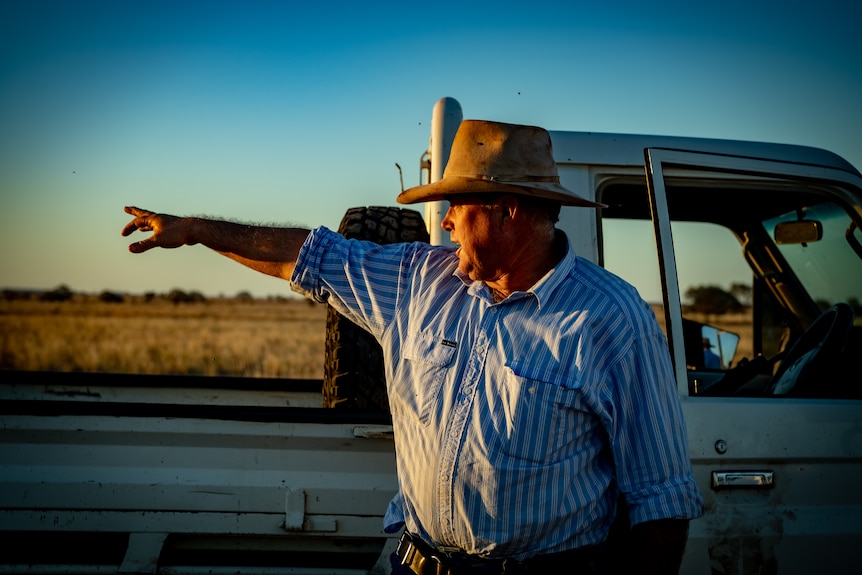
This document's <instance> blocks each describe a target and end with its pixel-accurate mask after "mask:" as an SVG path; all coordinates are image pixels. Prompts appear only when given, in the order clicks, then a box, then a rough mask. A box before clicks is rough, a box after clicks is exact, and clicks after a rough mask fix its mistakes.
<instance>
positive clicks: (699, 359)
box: [599, 177, 862, 399]
mask: <svg viewBox="0 0 862 575" xmlns="http://www.w3.org/2000/svg"><path fill="white" fill-rule="evenodd" d="M692 182H695V183H692ZM835 191H836V190H833V189H830V188H829V187H828V186H820V185H818V186H815V185H811V184H808V183H800V182H791V181H786V180H770V179H764V178H752V179H750V180H731V179H728V178H721V177H713V178H711V179H707V178H698V179H692V178H685V179H683V178H678V179H677V180H674V179H673V178H668V179H667V181H666V196H667V209H668V214H669V217H670V220H671V229H672V236H673V253H674V256H675V262H676V271H677V274H676V276H677V277H678V281H679V294H680V298H681V299H680V301H681V306H680V307H681V313H682V318H683V321H682V331H683V337H682V341H683V342H684V351H685V358H686V362H685V363H686V367H687V376H688V386H689V395H690V396H695V397H698V396H704V397H708V396H713V397H714V396H748V397H752V396H754V397H774V398H794V397H800V398H848V399H862V384H860V383H859V382H858V381H857V380H858V375H857V376H855V377H854V376H851V375H849V374H853V373H856V374H858V373H859V367H860V366H859V364H860V361H862V360H860V358H862V249H860V245H862V241H860V238H862V234H860V230H859V222H858V221H857V220H858V218H859V217H860V216H859V214H856V213H854V212H853V211H851V209H850V208H849V206H846V205H844V204H843V203H842V201H841V197H842V196H841V194H840V193H834V192H835ZM600 194H601V195H600V201H602V202H603V203H605V204H607V205H608V207H607V208H605V209H604V210H601V214H599V217H600V226H599V227H600V230H601V232H600V246H601V249H600V253H601V256H600V257H601V258H602V259H603V261H602V263H603V265H605V267H607V268H608V269H610V270H611V271H613V272H615V273H617V274H618V275H620V276H622V277H623V278H625V279H626V280H628V281H629V282H631V283H633V284H634V285H635V286H636V287H637V288H638V289H639V290H640V291H641V295H642V296H643V297H644V298H645V299H646V300H647V301H648V302H649V303H651V304H652V306H653V309H654V310H655V311H656V315H657V317H658V319H659V322H660V323H661V324H662V325H663V326H664V327H665V332H666V333H667V328H666V326H667V325H669V324H670V321H668V316H667V311H668V310H666V309H665V307H666V306H667V301H668V300H667V298H666V297H664V295H663V294H664V292H663V290H662V280H661V277H662V274H661V273H660V271H661V270H660V269H659V267H658V265H657V262H658V261H659V258H658V257H657V256H656V250H657V249H658V248H657V247H656V240H655V228H654V224H653V223H652V221H651V214H652V208H651V201H650V197H649V192H648V189H647V186H646V185H642V184H640V183H634V182H616V183H615V182H610V183H608V184H606V185H605V186H604V187H603V189H601V190H600ZM644 246H646V247H644ZM640 250H644V251H643V252H641V251H640ZM650 250H652V254H651V255H650V254H648V253H647V252H649V251H650ZM644 261H649V262H651V264H652V265H653V267H654V268H655V269H654V270H652V271H651V272H649V271H647V270H646V269H645V267H646V266H645V265H644V263H643V262H644ZM663 316H665V317H663Z"/></svg>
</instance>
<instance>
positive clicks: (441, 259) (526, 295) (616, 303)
mask: <svg viewBox="0 0 862 575" xmlns="http://www.w3.org/2000/svg"><path fill="white" fill-rule="evenodd" d="M291 281H292V286H293V289H294V290H295V291H297V292H298V293H302V294H304V295H306V296H308V297H312V298H314V299H315V300H317V301H319V302H324V301H327V302H329V303H330V304H331V305H333V306H334V307H335V308H336V309H337V310H338V311H339V312H340V313H342V314H343V315H345V316H347V317H349V318H351V319H352V320H353V321H355V322H356V323H358V324H359V325H361V326H363V327H364V328H365V329H367V330H369V331H370V332H371V333H372V334H374V336H375V337H376V338H377V339H378V340H379V341H380V343H381V345H382V348H383V351H384V356H385V365H386V379H387V385H388V386H389V401H390V405H391V410H392V417H393V423H394V427H395V447H396V457H397V465H398V471H399V485H400V493H399V494H398V496H397V497H396V499H395V500H394V501H395V503H396V505H397V507H398V509H397V510H396V511H397V512H398V513H397V514H398V515H402V516H403V520H404V522H405V523H406V527H407V529H408V530H409V531H410V532H412V533H414V534H418V535H419V536H421V537H422V538H423V539H425V540H426V541H428V542H429V543H432V544H433V545H435V546H437V547H455V548H458V549H461V550H463V551H465V552H467V553H471V554H478V555H482V556H511V557H515V558H518V559H523V558H526V557H529V556H532V555H536V554H541V553H554V552H558V551H564V550H567V549H572V548H576V547H581V546H585V545H590V544H594V543H599V542H601V541H602V540H604V539H605V538H606V536H607V533H608V529H609V527H610V524H611V522H612V520H613V517H614V513H615V507H616V500H617V495H618V492H622V493H623V494H624V496H625V498H626V500H627V502H628V506H629V513H630V515H631V520H632V523H640V522H642V521H648V520H653V519H664V518H694V517H697V516H698V515H699V514H700V512H701V507H702V501H701V497H700V494H699V492H698V489H697V486H696V484H695V482H694V480H693V478H692V471H691V463H690V460H689V457H688V446H687V438H686V429H685V423H684V420H683V416H682V411H681V407H680V404H679V398H678V396H677V393H676V387H675V380H674V376H673V370H672V366H671V363H670V357H669V355H668V350H667V342H666V340H665V337H664V335H663V333H662V331H661V329H660V328H659V326H658V324H657V322H656V319H655V316H654V315H653V312H652V310H651V309H650V308H649V306H648V305H647V304H646V303H645V302H643V300H642V299H641V298H640V297H639V295H638V294H637V291H636V290H635V289H634V288H633V287H632V286H631V285H629V284H627V283H626V282H624V281H623V280H621V279H619V278H618V277H616V276H614V275H612V274H611V273H610V272H607V271H606V270H604V269H603V268H601V267H599V266H596V265H594V264H593V263H591V262H589V261H588V260H585V259H583V258H579V257H577V256H576V255H575V254H574V252H573V250H572V249H571V247H570V248H569V250H568V252H567V254H566V256H565V257H564V258H563V260H561V261H560V262H559V263H558V264H557V265H556V266H555V268H554V269H552V270H551V271H549V272H548V274H547V275H546V276H545V277H544V278H542V279H541V280H540V281H539V282H537V283H536V285H534V286H533V287H532V289H530V290H529V291H526V292H515V293H513V294H512V295H510V296H509V297H508V298H507V299H506V300H505V301H503V302H501V303H497V304H495V303H494V301H493V300H492V298H491V295H490V292H489V290H488V289H487V287H486V286H485V285H484V284H483V283H482V282H473V281H471V280H470V279H469V278H467V277H464V276H462V275H461V274H460V273H459V272H458V258H457V257H456V256H455V253H454V250H452V249H451V248H445V247H435V246H430V245H427V244H422V243H414V244H393V245H384V246H379V245H376V244H372V243H368V242H361V241H356V240H345V239H344V238H342V237H341V236H340V235H339V234H336V233H334V232H332V231H330V230H327V229H325V228H319V229H317V230H315V231H314V232H312V233H311V234H310V235H309V237H308V239H307V240H306V242H305V245H304V246H303V247H302V250H301V252H300V255H299V259H298V262H297V266H296V269H295V271H294V275H293V278H292V279H291Z"/></svg>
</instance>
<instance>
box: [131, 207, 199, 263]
mask: <svg viewBox="0 0 862 575" xmlns="http://www.w3.org/2000/svg"><path fill="white" fill-rule="evenodd" d="M125 212H126V213H127V214H131V215H133V216H135V219H133V220H132V221H131V222H129V223H128V224H126V227H124V228H123V236H128V235H130V234H131V233H132V232H134V231H136V230H137V231H142V232H153V235H152V236H150V237H148V238H147V239H144V240H141V241H139V242H135V243H133V244H129V251H130V252H132V253H134V254H139V253H143V252H145V251H147V250H149V249H151V248H155V247H161V248H177V247H180V246H183V245H186V244H187V243H189V231H190V230H189V225H190V223H191V220H189V219H187V218H178V217H176V216H169V215H167V214H156V213H154V212H150V211H147V210H142V209H140V208H136V207H134V206H126V208H125Z"/></svg>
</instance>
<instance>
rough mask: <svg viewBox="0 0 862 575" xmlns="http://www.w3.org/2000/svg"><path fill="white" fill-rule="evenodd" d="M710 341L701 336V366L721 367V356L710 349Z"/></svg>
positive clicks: (711, 346) (709, 367)
mask: <svg viewBox="0 0 862 575" xmlns="http://www.w3.org/2000/svg"><path fill="white" fill-rule="evenodd" d="M713 347H714V346H713V345H712V342H711V341H710V340H709V338H708V337H705V338H703V367H705V368H706V369H721V358H719V357H718V354H717V353H715V352H714V351H712V348H713Z"/></svg>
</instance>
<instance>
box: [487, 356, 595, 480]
mask: <svg viewBox="0 0 862 575" xmlns="http://www.w3.org/2000/svg"><path fill="white" fill-rule="evenodd" d="M505 371H506V375H507V377H506V378H505V382H504V385H503V386H502V387H503V388H502V389H501V391H500V393H501V396H502V405H503V411H504V414H503V417H504V418H505V427H506V431H507V432H506V434H505V437H503V438H502V441H503V442H504V444H503V446H502V448H503V450H504V451H505V452H506V453H508V454H509V456H511V457H513V458H515V459H518V460H522V461H529V462H532V463H540V464H545V463H550V462H553V461H556V460H559V459H561V458H566V457H569V456H571V454H572V451H573V450H574V449H576V447H575V445H576V444H577V440H578V436H581V435H583V433H584V432H586V431H587V430H589V429H591V428H592V427H593V426H595V425H596V424H597V421H596V420H595V418H594V417H592V415H591V414H590V413H589V412H587V411H584V410H583V409H582V408H580V407H579V405H580V403H581V401H580V390H579V389H578V382H577V381H571V379H570V378H568V377H565V376H563V375H561V374H557V373H550V372H548V371H547V370H545V369H541V368H538V369H537V368H535V367H533V368H531V366H529V365H528V364H525V363H524V364H521V363H516V362H513V363H511V364H509V365H507V366H506V370H505Z"/></svg>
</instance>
